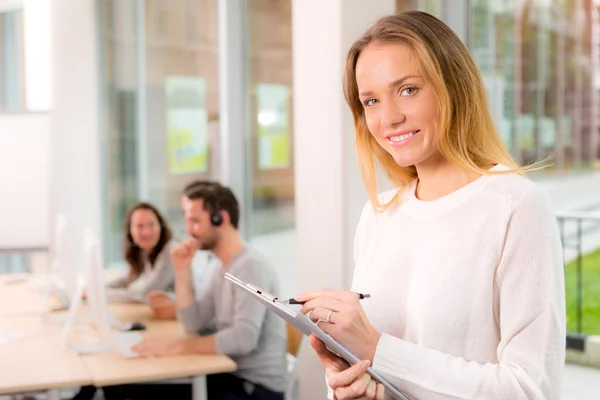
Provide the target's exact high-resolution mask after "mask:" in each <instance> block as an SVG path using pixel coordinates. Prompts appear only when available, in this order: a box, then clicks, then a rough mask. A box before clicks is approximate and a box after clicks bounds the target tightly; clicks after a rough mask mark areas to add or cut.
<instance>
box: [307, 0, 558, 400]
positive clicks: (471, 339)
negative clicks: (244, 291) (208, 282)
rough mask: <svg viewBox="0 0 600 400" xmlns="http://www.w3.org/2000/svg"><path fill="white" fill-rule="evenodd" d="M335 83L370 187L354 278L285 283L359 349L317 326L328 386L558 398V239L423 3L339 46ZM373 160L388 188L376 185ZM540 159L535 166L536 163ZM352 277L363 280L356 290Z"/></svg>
mask: <svg viewBox="0 0 600 400" xmlns="http://www.w3.org/2000/svg"><path fill="white" fill-rule="evenodd" d="M345 72H346V74H345V95H346V99H347V102H348V104H349V106H350V108H351V110H352V113H353V117H354V124H355V128H356V145H357V152H358V160H359V163H360V166H361V171H362V176H363V179H364V182H365V185H366V188H367V191H368V193H369V196H370V198H371V200H370V202H369V203H368V204H367V205H366V206H365V207H364V209H363V211H362V216H361V220H360V223H359V225H358V228H357V231H356V237H355V253H354V254H355V272H354V280H353V284H352V291H337V290H321V291H315V292H308V293H304V294H301V295H299V296H297V299H298V300H301V301H307V303H306V304H305V305H304V306H303V310H302V311H303V312H304V313H308V312H310V316H311V318H312V319H313V320H314V321H319V320H321V322H319V326H320V327H321V328H322V329H324V330H325V331H326V332H328V333H329V334H330V335H332V336H333V337H334V338H335V339H337V340H338V341H340V342H341V343H343V344H345V345H346V346H347V347H348V348H349V349H350V350H351V351H353V352H354V353H355V354H356V355H358V356H359V357H360V358H361V359H363V360H365V361H364V362H362V363H359V364H356V365H355V366H353V367H351V368H349V367H348V365H347V364H346V363H345V362H343V361H342V360H341V359H339V358H337V357H336V356H334V355H333V354H332V353H330V352H328V351H327V350H326V348H325V347H324V346H323V344H322V343H321V342H320V341H319V340H318V339H316V338H314V337H312V338H311V344H312V346H313V347H314V348H315V350H316V351H317V353H318V356H319V359H320V360H321V362H322V363H323V365H324V366H325V367H326V371H327V381H328V385H329V386H330V388H331V389H332V390H331V391H330V396H335V398H336V399H339V400H342V399H355V398H360V399H373V398H376V399H381V398H384V396H385V393H384V388H383V387H382V386H381V385H380V384H377V383H376V382H375V381H374V380H372V379H371V378H370V376H369V375H367V374H366V373H365V370H366V368H367V366H369V365H372V367H373V368H374V369H375V370H376V371H377V372H379V373H380V374H381V375H382V376H384V377H385V378H387V379H388V380H389V381H390V382H391V383H392V384H393V385H394V386H395V387H396V388H398V389H399V390H400V391H401V392H403V393H405V394H406V396H407V397H409V398H411V399H419V400H438V399H495V400H497V399H510V400H518V399H545V400H547V399H557V398H559V396H560V391H561V390H560V387H561V380H562V379H561V375H562V368H563V363H564V356H565V294H564V281H563V265H562V247H561V243H560V238H559V234H558V229H557V226H556V221H555V219H554V216H553V212H552V208H551V202H550V199H549V197H548V195H547V194H546V193H545V192H544V191H543V190H542V189H541V188H540V187H539V186H538V185H537V184H536V183H534V182H532V181H530V180H529V179H527V178H526V177H524V176H523V172H526V171H527V170H529V169H532V168H533V167H530V168H519V167H518V166H517V165H516V164H515V162H514V161H513V160H512V159H511V156H510V155H509V152H508V151H507V150H506V149H505V147H504V146H503V144H502V141H501V139H500V137H499V135H498V133H497V131H496V129H495V127H494V123H493V121H492V117H491V115H490V112H489V109H488V105H487V102H486V93H485V89H484V85H483V81H482V78H481V76H480V74H479V71H478V69H477V66H476V65H475V63H474V61H473V59H472V57H471V55H470V54H469V52H468V50H467V48H466V47H465V46H464V45H463V43H462V42H461V41H460V39H459V38H458V37H457V36H456V35H455V34H454V33H453V32H452V30H451V29H450V28H448V27H447V26H446V25H445V24H444V23H442V22H441V21H440V20H438V19H436V18H435V17H433V16H431V15H428V14H426V13H422V12H414V11H411V12H406V13H402V14H398V15H394V16H389V17H385V18H383V19H381V20H380V21H378V22H377V23H376V24H375V25H374V26H373V27H372V28H370V29H369V30H368V31H367V32H366V33H365V34H364V35H363V36H362V37H361V38H360V39H359V40H358V41H357V42H356V43H355V44H354V45H353V46H352V48H351V49H350V51H349V53H348V56H347V64H346V71H345ZM376 167H381V168H382V170H383V171H384V172H385V173H386V174H387V176H388V177H389V179H390V180H391V181H392V182H393V183H394V184H395V186H396V189H394V190H391V191H387V192H384V193H381V194H378V193H377V187H376V182H375V175H376V172H375V171H376ZM537 167H539V165H538V166H536V168H537ZM355 292H362V293H370V294H371V298H370V299H366V300H362V301H360V302H359V300H358V297H357V296H356V294H355Z"/></svg>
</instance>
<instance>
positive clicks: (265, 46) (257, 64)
mask: <svg viewBox="0 0 600 400" xmlns="http://www.w3.org/2000/svg"><path fill="white" fill-rule="evenodd" d="M248 26H249V30H250V36H249V45H248V47H249V49H248V50H249V51H248V55H249V60H248V66H249V81H250V82H249V83H250V88H249V90H250V108H251V113H250V115H251V116H252V118H251V119H250V129H251V137H252V140H251V148H250V147H249V148H248V149H247V153H246V154H247V157H250V161H251V162H250V163H249V164H250V165H251V168H252V187H251V189H250V190H251V192H252V196H251V197H252V212H251V214H250V220H249V225H250V226H249V232H248V233H249V235H250V236H259V235H263V234H269V233H273V232H278V231H281V230H289V229H293V228H294V168H293V132H292V3H291V1H290V0H286V1H276V2H273V1H269V0H251V1H249V20H248Z"/></svg>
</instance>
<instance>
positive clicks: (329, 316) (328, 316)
mask: <svg viewBox="0 0 600 400" xmlns="http://www.w3.org/2000/svg"><path fill="white" fill-rule="evenodd" d="M331 314H333V310H329V313H327V318H326V319H325V322H327V323H328V324H330V323H331Z"/></svg>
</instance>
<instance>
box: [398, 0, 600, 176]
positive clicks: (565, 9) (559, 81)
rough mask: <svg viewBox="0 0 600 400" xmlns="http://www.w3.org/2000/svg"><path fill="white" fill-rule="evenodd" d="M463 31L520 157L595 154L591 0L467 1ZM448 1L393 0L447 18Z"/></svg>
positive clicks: (588, 164)
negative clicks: (467, 13) (465, 21)
mask: <svg viewBox="0 0 600 400" xmlns="http://www.w3.org/2000/svg"><path fill="white" fill-rule="evenodd" d="M461 3H462V4H460V6H463V5H464V6H466V7H468V8H469V10H468V12H469V18H468V19H469V28H468V32H469V34H468V35H467V37H465V38H464V40H465V42H466V43H467V45H468V46H469V48H470V50H471V53H472V54H473V56H474V58H475V60H476V62H477V64H478V66H479V68H480V70H481V73H482V75H483V79H484V82H485V85H486V89H487V92H488V98H489V102H490V107H491V108H492V113H493V115H494V118H495V121H496V125H497V127H498V130H499V132H500V134H501V135H502V138H503V140H504V142H505V144H506V145H507V146H508V148H509V149H510V150H511V152H512V153H513V155H514V156H515V158H517V160H518V161H519V162H520V163H524V164H526V163H530V162H533V161H536V160H539V159H544V158H548V157H549V158H551V159H553V160H554V161H555V163H554V165H553V168H554V169H557V170H568V169H590V168H593V167H594V165H597V163H598V160H599V159H600V149H599V147H598V143H599V141H600V139H599V135H600V131H599V130H598V128H599V125H598V124H599V121H598V118H599V110H598V107H599V105H600V104H599V101H598V89H599V87H598V80H597V78H596V79H594V78H595V77H596V76H598V63H599V59H598V43H599V40H600V33H599V30H598V9H597V7H596V5H595V1H593V0H525V1H517V0H497V1H489V0H470V1H465V2H461ZM451 4H452V6H456V2H455V1H452V3H451V0H397V2H396V5H397V9H398V10H399V11H402V10H407V9H421V10H424V11H427V12H429V13H431V14H434V15H436V16H437V17H439V18H441V19H443V20H444V21H445V22H447V23H448V22H449V21H448V18H449V15H450V14H451V13H450V8H449V7H450V6H451Z"/></svg>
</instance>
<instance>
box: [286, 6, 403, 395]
mask: <svg viewBox="0 0 600 400" xmlns="http://www.w3.org/2000/svg"><path fill="white" fill-rule="evenodd" d="M394 11H395V1H394V0H377V1H375V0H372V1H370V2H369V4H368V6H365V3H364V1H362V0H329V1H321V0H294V1H293V4H292V30H293V31H292V35H293V43H292V46H293V52H294V57H293V71H294V132H295V135H294V163H295V164H294V170H295V182H296V189H295V190H296V232H297V240H298V266H299V267H298V268H299V276H300V287H301V290H308V289H317V288H321V287H330V288H348V287H349V281H350V278H351V274H352V271H353V260H352V246H353V240H354V231H355V229H356V224H357V222H358V218H359V217H360V212H361V209H362V207H363V205H364V203H365V201H366V199H367V197H366V193H365V190H364V188H363V186H362V181H361V178H360V174H359V172H358V167H357V164H356V155H355V150H354V128H353V126H352V119H351V117H350V112H349V110H348V107H347V105H346V103H345V101H344V97H343V92H342V72H343V67H344V59H345V55H346V52H347V50H348V48H349V47H350V45H351V44H352V42H354V40H356V39H358V37H359V36H360V35H361V34H362V33H363V32H364V30H365V29H366V28H367V27H368V26H370V25H371V24H372V23H374V22H375V21H376V20H377V19H378V18H379V17H381V16H383V15H386V14H391V13H394ZM324 374H325V372H324V369H323V368H322V367H321V366H320V364H319V363H318V361H317V359H316V356H315V355H314V352H313V350H312V348H310V346H306V348H305V349H304V351H303V354H302V355H301V366H300V398H301V399H306V400H309V399H310V400H312V399H322V398H324V397H325V394H326V386H325V375H324Z"/></svg>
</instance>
